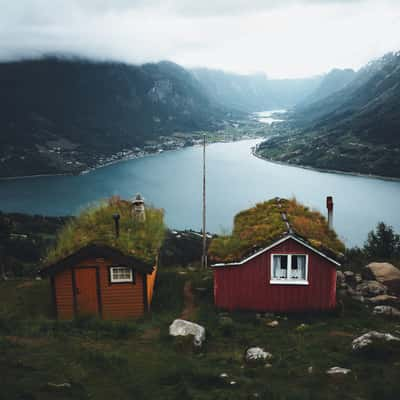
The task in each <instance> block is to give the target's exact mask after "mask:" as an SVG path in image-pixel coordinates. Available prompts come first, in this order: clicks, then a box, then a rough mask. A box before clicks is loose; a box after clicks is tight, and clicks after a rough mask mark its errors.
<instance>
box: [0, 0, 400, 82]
mask: <svg viewBox="0 0 400 400" xmlns="http://www.w3.org/2000/svg"><path fill="white" fill-rule="evenodd" d="M0 7H1V10H2V12H1V14H0V60H11V59H16V58H20V57H37V56H40V55H42V54H48V53H67V54H76V55H80V56H84V57H91V58H96V59H102V60H105V59H107V60H108V59H113V60H119V61H125V62H129V63H142V62H148V61H158V60H161V59H169V60H172V61H175V62H178V63H180V64H183V65H185V66H208V67H213V68H222V69H226V70H232V71H236V72H242V73H248V72H254V71H265V72H266V73H267V74H269V75H271V76H279V77H285V76H305V75H312V74H316V73H321V72H324V71H327V70H329V69H330V68H332V67H355V68H357V67H359V66H360V65H362V64H363V63H364V62H367V61H368V60H369V59H370V58H373V57H376V56H379V55H381V54H383V53H384V52H386V51H389V50H396V49H397V48H400V39H399V38H400V29H399V21H400V19H399V18H400V4H399V2H398V1H397V0H396V1H395V0H377V1H373V0H286V1H282V0H279V1H278V0H253V1H249V0H220V1H215V0H214V1H206V0H203V1H201V2H200V1H187V0H164V1H159V0H137V1H132V0H64V1H61V0H31V1H29V0H17V1H14V2H11V1H9V0H7V1H5V0H0Z"/></svg>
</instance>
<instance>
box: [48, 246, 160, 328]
mask: <svg viewBox="0 0 400 400" xmlns="http://www.w3.org/2000/svg"><path fill="white" fill-rule="evenodd" d="M156 271H157V266H156V265H154V266H153V265H150V264H146V263H144V262H143V261H141V260H139V259H138V258H135V257H133V256H127V255H125V254H123V253H122V252H121V251H119V250H118V249H115V248H112V247H109V246H106V245H94V244H92V245H88V246H85V247H83V248H81V249H80V250H78V251H76V252H75V253H73V254H71V255H69V256H68V257H65V258H63V259H61V260H59V261H57V262H56V263H54V264H52V265H49V266H48V267H46V268H45V269H43V270H42V275H47V276H50V281H51V287H52V294H53V301H54V308H55V312H56V315H57V317H58V318H59V319H72V318H74V317H76V316H84V315H94V316H98V317H100V318H103V319H111V320H115V319H127V318H135V317H140V316H141V315H143V314H144V313H145V312H146V311H147V310H149V308H150V305H151V300H152V296H153V287H154V281H155V277H156Z"/></svg>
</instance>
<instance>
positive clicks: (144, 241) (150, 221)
mask: <svg viewBox="0 0 400 400" xmlns="http://www.w3.org/2000/svg"><path fill="white" fill-rule="evenodd" d="M131 209H132V208H131V203H130V202H128V201H126V200H121V199H120V198H118V197H112V198H111V199H109V200H108V201H104V202H101V203H100V204H98V205H95V206H92V207H89V208H87V209H86V210H84V211H83V212H82V213H81V214H80V215H79V216H78V217H77V218H76V219H74V220H72V221H70V222H69V223H68V224H67V225H66V226H65V227H64V228H63V229H62V230H61V231H60V233H59V234H58V237H57V243H56V246H55V247H54V248H53V249H51V250H50V251H49V252H48V254H47V257H46V264H51V263H54V262H56V261H57V260H59V259H61V258H64V257H67V256H68V255H70V254H72V253H74V252H75V251H77V250H79V249H80V248H82V247H84V246H86V245H88V244H99V245H107V246H110V247H113V248H116V249H118V250H120V251H121V252H122V253H124V254H126V255H131V256H134V257H137V258H139V259H141V260H142V261H144V262H149V263H152V262H154V260H155V258H156V256H157V254H158V250H159V248H160V247H161V244H162V242H163V239H164V235H165V230H166V227H165V225H164V220H163V218H164V213H163V210H160V209H156V208H147V209H146V220H145V222H141V221H138V220H134V219H133V218H132V215H131ZM113 214H119V215H120V235H119V238H118V239H117V238H116V237H115V226H114V220H113Z"/></svg>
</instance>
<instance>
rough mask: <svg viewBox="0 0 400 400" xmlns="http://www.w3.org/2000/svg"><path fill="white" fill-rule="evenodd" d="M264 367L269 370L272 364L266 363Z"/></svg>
mask: <svg viewBox="0 0 400 400" xmlns="http://www.w3.org/2000/svg"><path fill="white" fill-rule="evenodd" d="M264 367H265V368H271V367H272V364H270V363H266V364H264Z"/></svg>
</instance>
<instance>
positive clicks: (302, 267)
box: [291, 255, 306, 280]
mask: <svg viewBox="0 0 400 400" xmlns="http://www.w3.org/2000/svg"><path fill="white" fill-rule="evenodd" d="M291 277H292V278H293V279H303V280H305V279H306V256H305V255H292V271H291Z"/></svg>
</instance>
